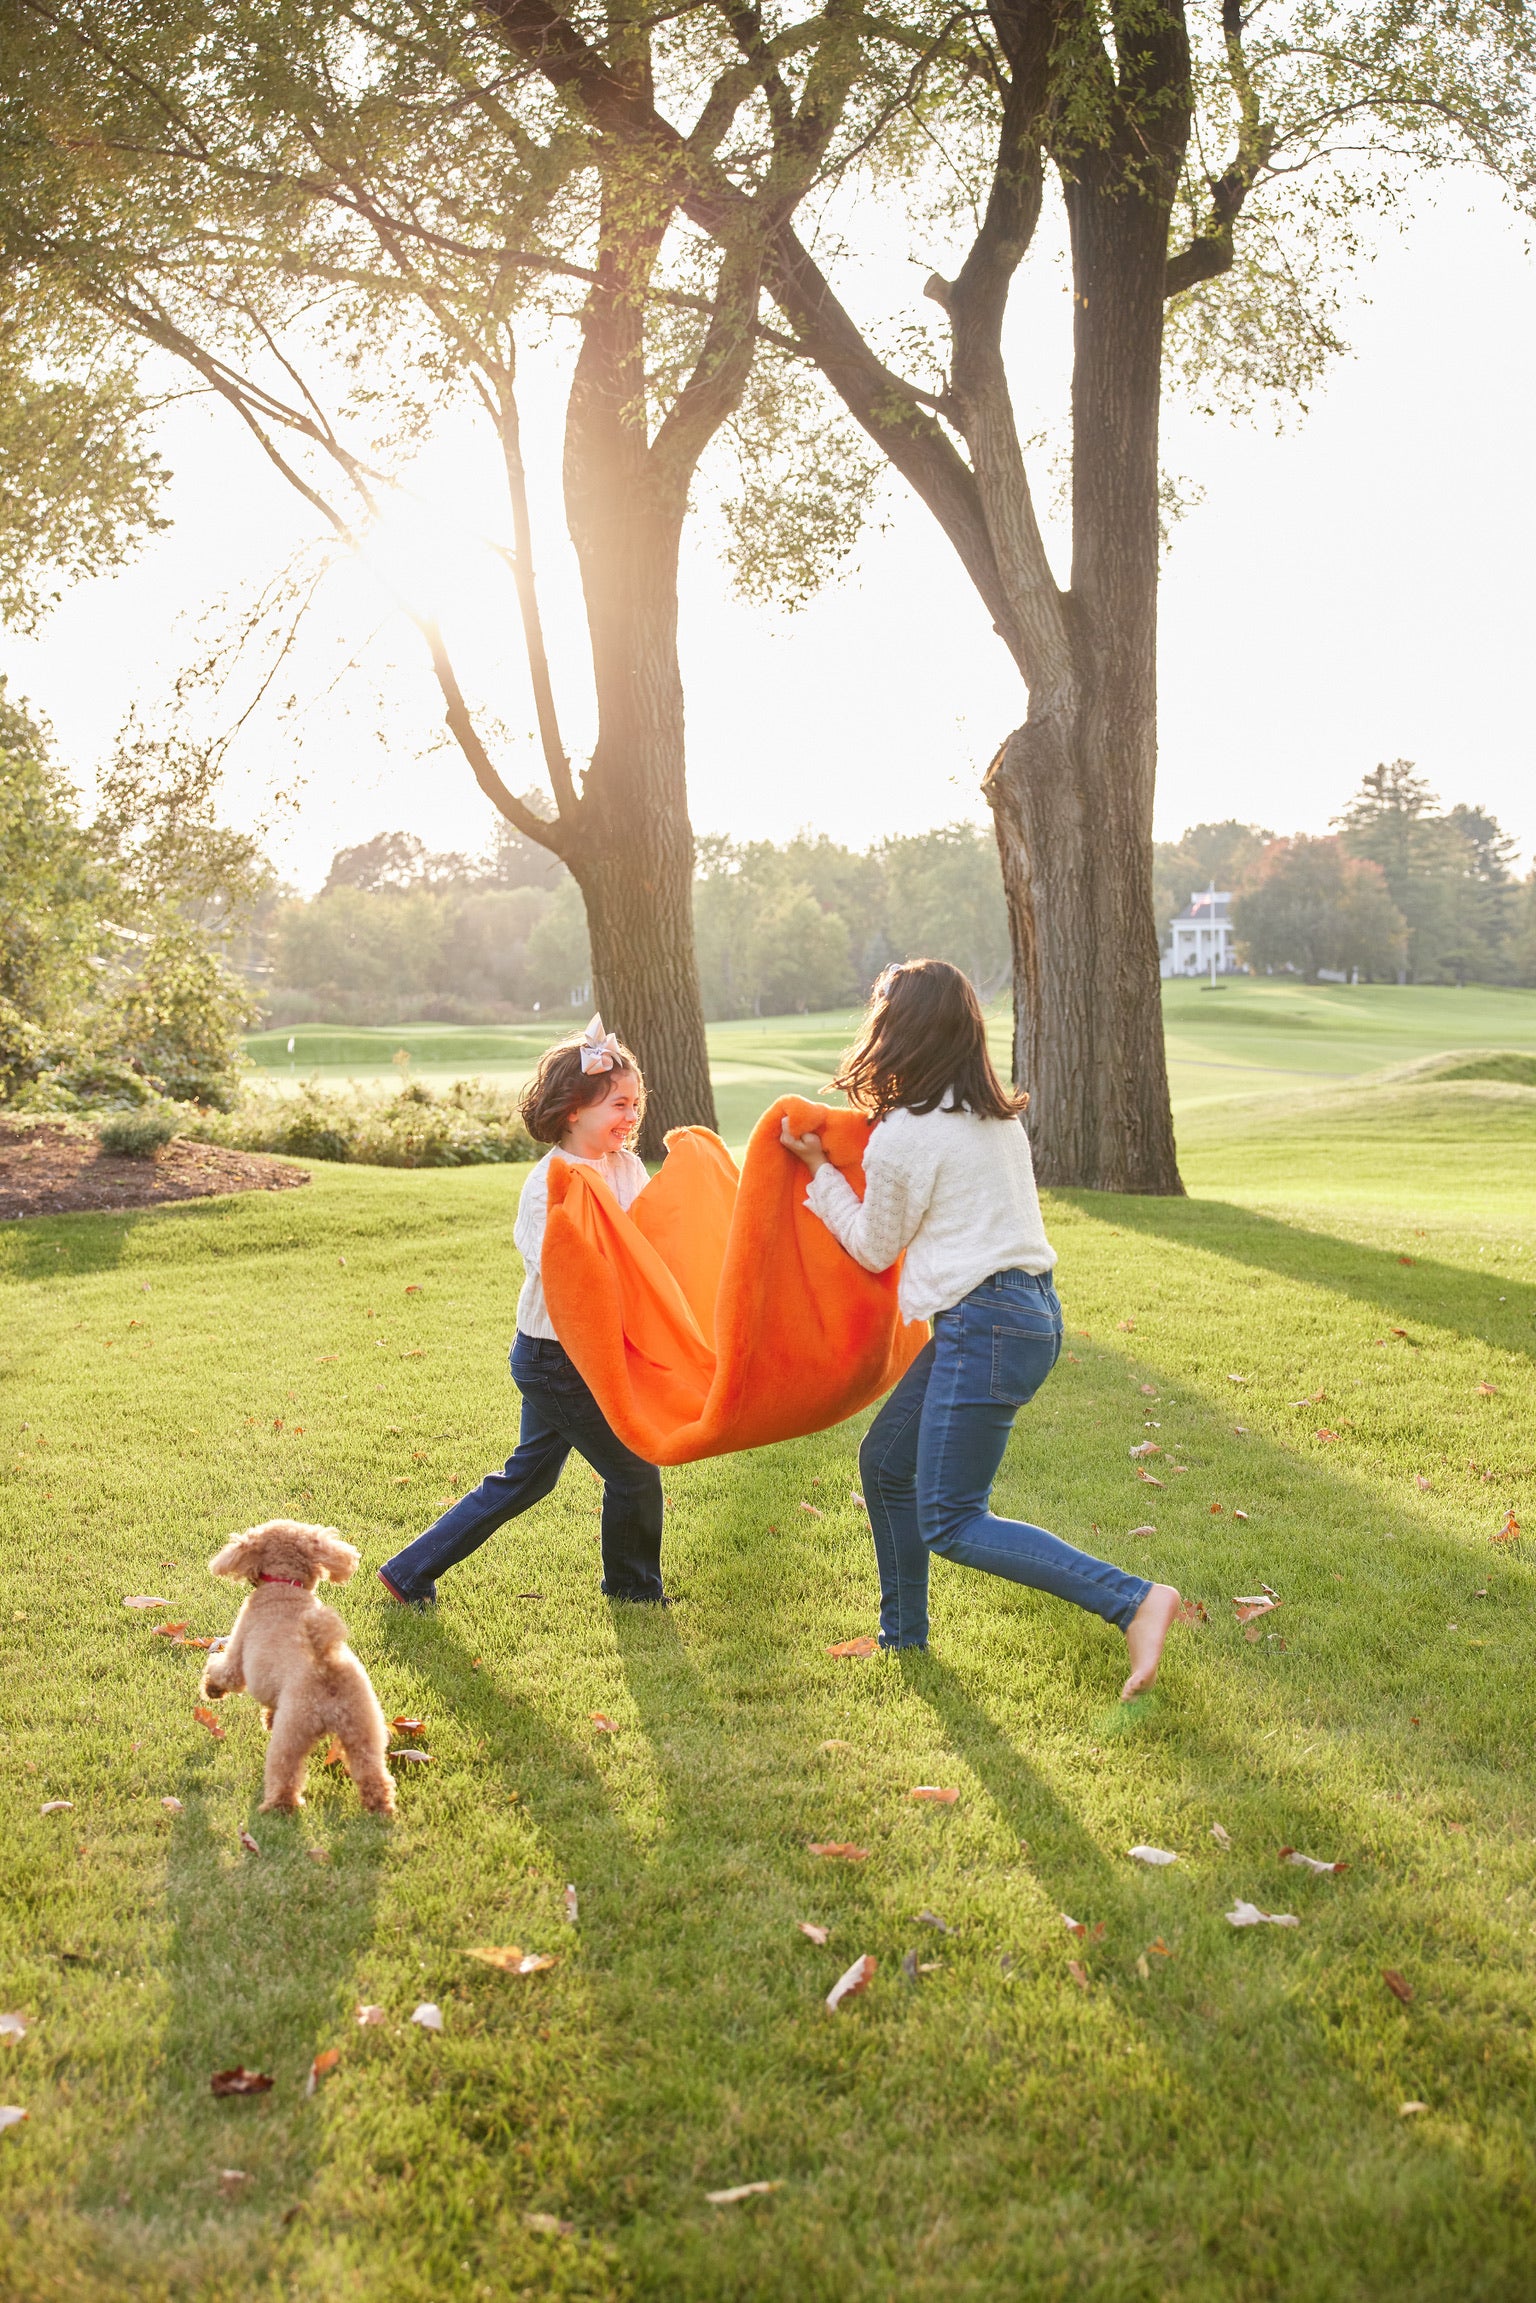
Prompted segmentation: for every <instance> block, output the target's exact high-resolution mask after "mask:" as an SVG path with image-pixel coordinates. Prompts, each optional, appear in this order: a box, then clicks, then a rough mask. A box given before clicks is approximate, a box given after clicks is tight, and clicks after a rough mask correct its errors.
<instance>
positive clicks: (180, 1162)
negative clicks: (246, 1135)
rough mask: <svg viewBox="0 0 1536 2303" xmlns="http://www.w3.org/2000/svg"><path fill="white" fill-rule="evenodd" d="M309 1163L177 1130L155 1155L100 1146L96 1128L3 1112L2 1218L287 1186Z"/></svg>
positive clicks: (302, 1179) (301, 1178)
mask: <svg viewBox="0 0 1536 2303" xmlns="http://www.w3.org/2000/svg"><path fill="white" fill-rule="evenodd" d="M308 1181H309V1170H308V1169H307V1168H301V1167H295V1166H294V1164H293V1162H292V1161H291V1160H280V1159H268V1158H266V1157H265V1156H264V1155H263V1154H261V1153H259V1152H238V1151H226V1150H225V1149H224V1147H223V1145H222V1144H199V1143H187V1142H185V1141H183V1140H182V1139H181V1138H180V1137H178V1138H177V1139H176V1141H175V1142H174V1143H168V1144H167V1145H166V1146H165V1148H164V1150H162V1151H159V1152H157V1153H156V1154H155V1156H154V1158H153V1159H125V1158H123V1157H122V1156H121V1154H119V1153H115V1152H104V1151H103V1150H102V1148H101V1146H100V1144H99V1143H98V1142H97V1140H96V1137H95V1135H94V1133H91V1132H86V1131H82V1132H79V1133H77V1132H76V1131H75V1130H74V1129H71V1128H68V1127H62V1126H60V1125H59V1124H58V1122H57V1121H50V1120H22V1119H0V1220H3V1219H5V1218H7V1217H11V1216H27V1215H70V1214H74V1213H77V1212H79V1211H81V1210H84V1209H93V1208H94V1209H97V1210H100V1209H103V1208H131V1207H161V1206H163V1205H164V1204H165V1203H166V1202H167V1201H169V1200H179V1199H211V1198H212V1197H213V1196H214V1195H215V1193H218V1192H236V1191H291V1190H292V1189H293V1188H294V1186H295V1185H296V1184H301V1183H308Z"/></svg>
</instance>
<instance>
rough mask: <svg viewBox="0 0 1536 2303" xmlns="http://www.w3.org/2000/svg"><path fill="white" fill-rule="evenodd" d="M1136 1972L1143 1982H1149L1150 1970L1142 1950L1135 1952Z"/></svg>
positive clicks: (1150, 1977) (1150, 1978)
mask: <svg viewBox="0 0 1536 2303" xmlns="http://www.w3.org/2000/svg"><path fill="white" fill-rule="evenodd" d="M1136 1972H1137V1974H1138V1975H1139V1976H1140V1977H1141V1980H1142V1982H1143V1983H1150V1982H1151V1980H1152V1970H1151V1968H1150V1967H1149V1966H1148V1965H1147V1955H1146V1953H1145V1952H1144V1951H1138V1952H1137V1954H1136Z"/></svg>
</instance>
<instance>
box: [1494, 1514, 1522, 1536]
mask: <svg viewBox="0 0 1536 2303" xmlns="http://www.w3.org/2000/svg"><path fill="white" fill-rule="evenodd" d="M1519 1533H1520V1522H1519V1520H1518V1519H1516V1517H1515V1515H1514V1513H1513V1512H1512V1511H1510V1512H1506V1513H1505V1515H1504V1525H1503V1526H1502V1527H1501V1528H1497V1529H1496V1530H1495V1531H1494V1538H1493V1540H1494V1542H1495V1543H1513V1542H1514V1541H1515V1540H1516V1538H1517V1537H1518V1535H1519Z"/></svg>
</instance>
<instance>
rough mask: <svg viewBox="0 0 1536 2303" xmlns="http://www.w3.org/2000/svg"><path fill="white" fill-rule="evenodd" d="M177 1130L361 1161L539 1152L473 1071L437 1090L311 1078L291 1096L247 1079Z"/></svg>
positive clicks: (461, 1163)
mask: <svg viewBox="0 0 1536 2303" xmlns="http://www.w3.org/2000/svg"><path fill="white" fill-rule="evenodd" d="M185 1132H186V1133H187V1134H189V1135H192V1136H195V1137H197V1138H199V1139H200V1140H201V1141H203V1142H205V1143H222V1144H228V1145H230V1146H231V1148H233V1149H235V1150H238V1151H260V1152H280V1153H283V1154H285V1155H286V1156H287V1157H288V1158H290V1159H312V1160H341V1161H353V1162H355V1163H357V1164H359V1165H363V1166H369V1167H404V1168H430V1167H475V1166H479V1165H482V1164H486V1163H490V1162H503V1161H519V1160H534V1159H537V1158H538V1157H539V1152H540V1147H539V1146H538V1145H537V1144H535V1143H534V1142H533V1140H532V1138H531V1137H530V1135H529V1134H528V1131H527V1129H526V1128H525V1127H524V1126H523V1122H522V1118H521V1116H520V1114H519V1112H518V1110H517V1105H516V1100H515V1098H514V1097H513V1095H512V1094H511V1093H510V1091H506V1090H502V1089H497V1088H493V1087H490V1086H488V1085H487V1084H486V1083H485V1082H484V1081H483V1080H456V1081H455V1082H454V1085H453V1086H452V1088H450V1089H449V1090H448V1091H447V1093H446V1094H437V1093H434V1091H433V1090H432V1089H431V1088H428V1087H424V1086H423V1085H422V1084H421V1083H420V1082H419V1081H415V1080H413V1081H412V1082H411V1083H410V1085H409V1086H408V1087H406V1088H404V1089H399V1090H389V1089H385V1090H384V1091H382V1092H380V1091H379V1090H378V1089H367V1088H360V1087H334V1088H332V1087H322V1086H319V1085H318V1084H316V1083H315V1082H313V1081H311V1082H309V1083H308V1084H306V1085H305V1086H304V1087H303V1088H301V1089H300V1091H299V1093H298V1094H297V1095H293V1096H285V1095H283V1094H281V1093H279V1092H274V1091H273V1090H272V1089H270V1088H263V1087H256V1086H254V1085H253V1086H248V1087H247V1088H246V1089H245V1091H244V1093H243V1094H242V1095H241V1096H240V1098H239V1100H238V1101H237V1102H236V1104H235V1105H234V1107H233V1109H232V1110H230V1111H229V1112H209V1111H201V1112H197V1113H189V1114H188V1115H187V1116H186V1124H185Z"/></svg>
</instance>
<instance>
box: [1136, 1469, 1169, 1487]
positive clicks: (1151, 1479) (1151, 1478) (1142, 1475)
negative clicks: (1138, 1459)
mask: <svg viewBox="0 0 1536 2303" xmlns="http://www.w3.org/2000/svg"><path fill="white" fill-rule="evenodd" d="M1136 1477H1137V1478H1138V1479H1139V1480H1142V1481H1144V1482H1145V1484H1146V1485H1147V1486H1148V1487H1161V1486H1162V1485H1163V1482H1162V1481H1161V1480H1160V1479H1159V1478H1158V1477H1157V1476H1156V1474H1155V1473H1154V1472H1150V1471H1148V1469H1147V1467H1146V1465H1145V1464H1144V1463H1139V1464H1137V1466H1136Z"/></svg>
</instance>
